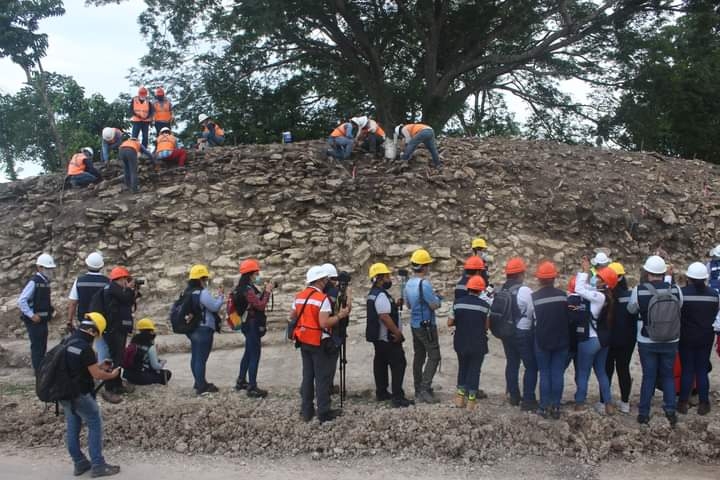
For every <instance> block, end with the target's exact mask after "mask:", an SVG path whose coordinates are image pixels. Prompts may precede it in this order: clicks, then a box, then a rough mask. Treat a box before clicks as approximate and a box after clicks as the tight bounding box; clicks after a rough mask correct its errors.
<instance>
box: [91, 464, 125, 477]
mask: <svg viewBox="0 0 720 480" xmlns="http://www.w3.org/2000/svg"><path fill="white" fill-rule="evenodd" d="M118 473H120V467H118V466H117V465H108V464H107V463H106V464H104V465H98V466H96V467H92V470H91V471H90V476H91V477H92V478H97V477H109V476H111V475H117V474H118Z"/></svg>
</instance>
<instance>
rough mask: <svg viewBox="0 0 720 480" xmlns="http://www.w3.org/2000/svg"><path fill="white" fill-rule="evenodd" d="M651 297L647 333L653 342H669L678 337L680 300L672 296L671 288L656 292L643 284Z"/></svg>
mask: <svg viewBox="0 0 720 480" xmlns="http://www.w3.org/2000/svg"><path fill="white" fill-rule="evenodd" d="M645 288H647V289H648V290H649V291H650V293H651V294H652V297H650V303H648V309H647V325H646V328H647V332H648V336H649V337H650V340H652V341H654V342H671V341H673V340H677V339H678V338H679V337H680V300H679V299H678V298H677V297H676V296H675V295H673V294H672V288H663V289H661V290H657V289H656V288H655V287H654V286H653V285H651V284H650V283H646V284H645Z"/></svg>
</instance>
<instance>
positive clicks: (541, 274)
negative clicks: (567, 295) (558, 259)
mask: <svg viewBox="0 0 720 480" xmlns="http://www.w3.org/2000/svg"><path fill="white" fill-rule="evenodd" d="M535 276H536V277H537V278H539V279H540V280H551V279H553V278H557V276H558V271H557V268H555V264H554V263H553V262H551V261H549V260H546V261H544V262H542V263H540V265H538V267H537V271H536V272H535Z"/></svg>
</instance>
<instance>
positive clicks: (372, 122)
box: [362, 120, 385, 138]
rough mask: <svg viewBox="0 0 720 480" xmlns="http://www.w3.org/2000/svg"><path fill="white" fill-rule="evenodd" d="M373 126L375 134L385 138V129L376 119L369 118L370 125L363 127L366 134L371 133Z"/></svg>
mask: <svg viewBox="0 0 720 480" xmlns="http://www.w3.org/2000/svg"><path fill="white" fill-rule="evenodd" d="M371 127H374V128H375V135H377V136H378V137H382V138H385V130H383V129H382V127H381V126H380V124H378V123H377V122H376V121H375V120H368V126H367V127H365V128H363V129H362V131H363V133H364V134H368V133H371V132H370V128H371Z"/></svg>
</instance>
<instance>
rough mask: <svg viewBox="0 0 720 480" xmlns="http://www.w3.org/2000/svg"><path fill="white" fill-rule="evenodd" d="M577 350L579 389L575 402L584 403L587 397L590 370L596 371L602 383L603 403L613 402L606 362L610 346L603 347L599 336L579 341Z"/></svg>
mask: <svg viewBox="0 0 720 480" xmlns="http://www.w3.org/2000/svg"><path fill="white" fill-rule="evenodd" d="M577 348H578V351H577V371H576V377H575V379H576V381H577V390H576V391H575V403H576V404H579V405H582V404H584V403H585V400H586V399H587V393H588V383H589V382H590V370H594V371H595V377H596V378H597V381H598V384H599V385H600V398H601V399H602V401H603V403H612V395H611V392H610V380H609V379H608V376H607V370H606V369H605V368H606V364H607V356H608V347H604V348H603V347H601V346H600V340H599V339H598V338H597V337H591V338H588V339H587V340H585V341H582V342H578V347H577Z"/></svg>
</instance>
